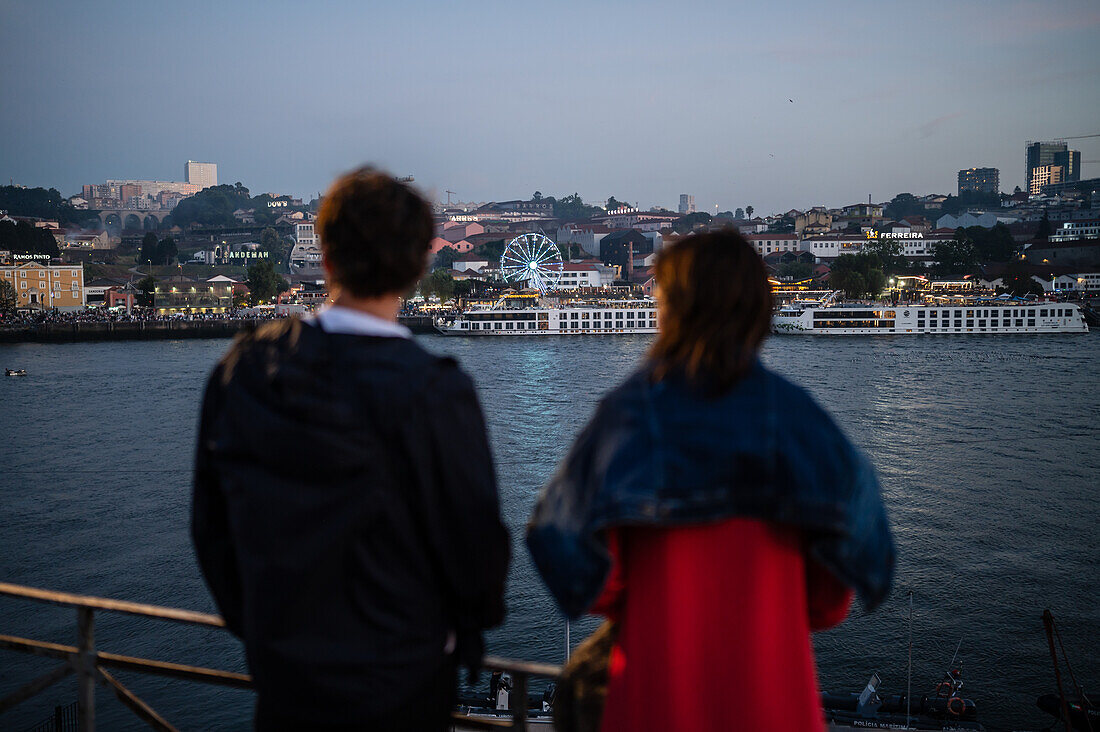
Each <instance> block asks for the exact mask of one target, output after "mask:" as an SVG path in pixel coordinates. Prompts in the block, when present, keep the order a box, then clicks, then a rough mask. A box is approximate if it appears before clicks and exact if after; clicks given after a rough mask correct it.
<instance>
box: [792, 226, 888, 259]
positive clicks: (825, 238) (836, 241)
mask: <svg viewBox="0 0 1100 732" xmlns="http://www.w3.org/2000/svg"><path fill="white" fill-rule="evenodd" d="M773 236H774V235H773ZM866 243H867V235H866V234H864V233H863V232H860V233H858V234H853V233H848V232H840V233H836V234H820V235H817V236H809V237H806V238H805V239H803V240H802V242H801V243H800V247H799V248H800V249H804V250H806V251H809V252H812V253H813V255H814V259H815V260H817V261H818V262H823V261H824V262H828V261H832V260H834V259H836V258H837V257H839V256H840V255H841V254H859V253H860V252H862V251H863V246H864V245H865V244H866Z"/></svg>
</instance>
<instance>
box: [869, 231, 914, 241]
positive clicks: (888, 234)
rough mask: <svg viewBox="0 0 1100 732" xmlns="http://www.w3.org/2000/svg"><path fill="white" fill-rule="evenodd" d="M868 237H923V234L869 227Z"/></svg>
mask: <svg viewBox="0 0 1100 732" xmlns="http://www.w3.org/2000/svg"><path fill="white" fill-rule="evenodd" d="M866 234H867V238H868V239H923V238H924V234H923V233H921V232H919V231H875V230H874V229H869V230H868V231H867V232H866Z"/></svg>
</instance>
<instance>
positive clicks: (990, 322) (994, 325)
mask: <svg viewBox="0 0 1100 732" xmlns="http://www.w3.org/2000/svg"><path fill="white" fill-rule="evenodd" d="M1000 322H1001V321H999V320H997V319H996V318H994V319H993V320H991V321H989V327H991V328H996V327H997V326H998V325H999V324H1000Z"/></svg>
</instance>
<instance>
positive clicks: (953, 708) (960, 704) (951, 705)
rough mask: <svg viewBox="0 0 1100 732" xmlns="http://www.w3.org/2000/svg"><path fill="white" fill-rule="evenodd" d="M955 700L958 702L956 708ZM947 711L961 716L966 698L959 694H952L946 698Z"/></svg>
mask: <svg viewBox="0 0 1100 732" xmlns="http://www.w3.org/2000/svg"><path fill="white" fill-rule="evenodd" d="M955 702H958V708H956V705H955ZM947 711H948V712H950V713H951V714H954V715H955V716H956V717H961V716H962V715H963V712H965V711H966V700H965V699H963V698H962V697H961V696H953V697H951V698H950V699H948V700H947Z"/></svg>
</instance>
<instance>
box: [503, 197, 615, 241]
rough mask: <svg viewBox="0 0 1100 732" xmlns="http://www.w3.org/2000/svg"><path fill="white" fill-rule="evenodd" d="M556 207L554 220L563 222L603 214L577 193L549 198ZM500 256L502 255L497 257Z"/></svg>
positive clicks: (597, 207)
mask: <svg viewBox="0 0 1100 732" xmlns="http://www.w3.org/2000/svg"><path fill="white" fill-rule="evenodd" d="M546 200H548V201H550V203H551V204H552V205H553V206H554V218H556V219H563V220H566V221H568V220H577V219H587V218H591V217H592V216H595V215H597V214H600V213H603V209H601V208H600V207H599V206H589V205H587V204H586V203H585V202H584V201H582V200H581V197H580V196H579V195H577V194H576V193H573V194H572V195H569V196H565V197H563V198H553V197H550V198H547V199H546ZM497 256H500V255H497Z"/></svg>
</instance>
